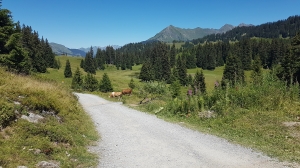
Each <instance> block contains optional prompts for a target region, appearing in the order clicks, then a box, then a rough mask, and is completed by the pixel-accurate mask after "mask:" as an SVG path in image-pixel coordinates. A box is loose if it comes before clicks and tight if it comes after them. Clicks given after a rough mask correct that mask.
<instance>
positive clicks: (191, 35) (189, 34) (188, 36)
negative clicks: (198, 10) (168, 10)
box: [147, 24, 234, 42]
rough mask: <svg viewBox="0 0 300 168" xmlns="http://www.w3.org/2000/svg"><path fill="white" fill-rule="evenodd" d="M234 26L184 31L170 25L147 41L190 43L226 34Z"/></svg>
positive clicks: (227, 25)
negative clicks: (209, 36)
mask: <svg viewBox="0 0 300 168" xmlns="http://www.w3.org/2000/svg"><path fill="white" fill-rule="evenodd" d="M233 28H234V26H233V25H230V24H225V25H224V26H222V27H221V28H220V29H210V28H200V27H197V28H194V29H183V28H179V27H175V26H173V25H170V26H168V27H166V28H165V29H163V30H162V31H161V32H159V33H157V34H156V35H155V36H154V37H151V38H150V39H148V40H147V41H163V42H172V41H174V40H176V41H189V40H193V39H197V38H202V37H204V36H207V35H210V34H216V33H225V32H227V31H229V30H231V29H233Z"/></svg>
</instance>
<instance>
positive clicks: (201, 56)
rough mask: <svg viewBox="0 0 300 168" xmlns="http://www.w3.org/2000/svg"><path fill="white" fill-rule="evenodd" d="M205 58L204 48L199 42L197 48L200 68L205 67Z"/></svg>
mask: <svg viewBox="0 0 300 168" xmlns="http://www.w3.org/2000/svg"><path fill="white" fill-rule="evenodd" d="M203 60H204V54H203V48H202V46H201V44H198V46H197V48H196V65H197V67H198V68H203Z"/></svg>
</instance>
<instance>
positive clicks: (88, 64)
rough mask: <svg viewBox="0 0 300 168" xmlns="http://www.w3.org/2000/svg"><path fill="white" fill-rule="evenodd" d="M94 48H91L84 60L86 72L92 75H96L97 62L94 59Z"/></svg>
mask: <svg viewBox="0 0 300 168" xmlns="http://www.w3.org/2000/svg"><path fill="white" fill-rule="evenodd" d="M93 54H94V52H93V47H92V46H91V48H90V51H89V52H87V53H86V56H85V60H84V71H85V72H88V73H92V74H96V67H95V60H94V58H93Z"/></svg>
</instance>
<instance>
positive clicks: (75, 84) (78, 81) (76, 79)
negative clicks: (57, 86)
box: [71, 67, 83, 90]
mask: <svg viewBox="0 0 300 168" xmlns="http://www.w3.org/2000/svg"><path fill="white" fill-rule="evenodd" d="M82 85H83V78H82V74H81V72H80V69H79V68H78V67H77V68H76V71H75V74H74V76H73V79H72V84H71V88H72V89H74V90H81V87H82Z"/></svg>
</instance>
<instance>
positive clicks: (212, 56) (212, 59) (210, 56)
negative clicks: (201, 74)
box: [206, 43, 216, 70]
mask: <svg viewBox="0 0 300 168" xmlns="http://www.w3.org/2000/svg"><path fill="white" fill-rule="evenodd" d="M207 47H208V48H207V53H206V54H207V56H206V59H207V67H206V68H207V69H208V70H214V69H215V68H216V50H215V48H214V47H213V44H212V43H209V44H208V46H207Z"/></svg>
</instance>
